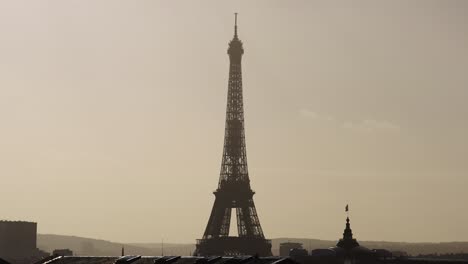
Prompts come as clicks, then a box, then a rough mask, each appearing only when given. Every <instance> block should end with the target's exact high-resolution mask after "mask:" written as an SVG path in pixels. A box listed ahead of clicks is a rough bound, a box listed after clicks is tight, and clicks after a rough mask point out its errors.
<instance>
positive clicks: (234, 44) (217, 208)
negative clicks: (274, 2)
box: [195, 14, 272, 256]
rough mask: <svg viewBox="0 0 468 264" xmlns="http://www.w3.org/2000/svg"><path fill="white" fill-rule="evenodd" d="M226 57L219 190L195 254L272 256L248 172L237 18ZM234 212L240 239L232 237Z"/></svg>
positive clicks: (240, 42) (240, 43) (241, 49)
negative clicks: (225, 95) (226, 80)
mask: <svg viewBox="0 0 468 264" xmlns="http://www.w3.org/2000/svg"><path fill="white" fill-rule="evenodd" d="M227 53H228V54H229V61H230V65H229V83H228V96H227V109H226V128H225V136H224V149H223V160H222V165H221V172H220V178H219V184H218V189H217V190H216V191H215V192H214V195H215V197H216V199H215V202H214V205H213V209H212V211H211V215H210V218H209V220H208V225H207V226H206V230H205V233H204V235H203V238H202V239H200V240H198V241H197V248H196V251H195V254H196V255H202V256H213V255H259V256H271V255H272V254H271V242H270V241H269V240H267V239H265V236H264V235H263V231H262V227H261V226H260V221H259V219H258V215H257V210H256V209H255V204H254V201H253V195H254V194H255V192H254V191H252V189H251V188H250V180H249V173H248V168H247V152H246V146H245V132H244V104H243V96H242V71H241V60H242V55H243V54H244V48H243V45H242V41H241V40H240V39H239V38H238V36H237V14H236V16H235V26H234V38H233V39H232V40H231V42H230V43H229V48H228V52H227ZM234 209H235V211H236V216H237V217H236V218H237V231H238V236H229V228H230V225H231V212H232V211H233V210H234Z"/></svg>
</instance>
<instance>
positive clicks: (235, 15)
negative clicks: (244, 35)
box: [234, 13, 237, 38]
mask: <svg viewBox="0 0 468 264" xmlns="http://www.w3.org/2000/svg"><path fill="white" fill-rule="evenodd" d="M234 37H236V38H237V13H234Z"/></svg>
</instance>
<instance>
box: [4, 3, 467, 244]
mask: <svg viewBox="0 0 468 264" xmlns="http://www.w3.org/2000/svg"><path fill="white" fill-rule="evenodd" d="M234 12H239V37H240V39H241V40H242V41H243V42H244V48H245V54H244V57H243V78H244V79H243V81H244V100H245V111H246V113H245V118H246V141H247V155H248V160H249V171H250V178H251V184H252V188H253V189H254V190H255V191H256V195H255V198H254V199H255V203H256V206H257V210H258V213H259V217H260V222H261V224H262V227H263V230H264V232H265V235H266V236H267V237H268V238H275V237H306V238H320V239H337V238H338V237H340V236H341V233H342V230H343V228H344V219H345V214H344V205H345V204H346V203H350V207H351V216H352V221H353V230H354V233H355V235H356V237H357V238H358V239H360V240H390V241H461V240H465V241H466V240H468V229H467V228H466V223H467V222H468V211H467V210H466V201H467V200H468V193H467V192H466V187H467V186H468V158H467V157H468V140H467V139H466V136H467V135H468V122H467V116H468V104H467V103H466V100H467V98H468V72H467V69H468V21H467V20H468V2H466V1H422V0H421V1H417V0H414V1H370V0H369V1H365V0H362V1H353V2H352V3H351V2H349V1H255V2H250V1H236V2H235V3H234V2H227V1H226V2H221V1H214V0H213V1H204V2H198V1H149V0H148V1H144V0H141V1H115V0H102V1H91V0H84V1H83V0H81V1H73V0H70V1H62V0H49V1H40V2H39V1H1V2H0V33H1V34H0V74H1V78H0V179H1V183H2V185H1V186H2V191H1V192H0V208H1V214H0V218H2V219H10V220H20V219H21V220H31V221H37V222H38V223H39V232H41V233H54V234H68V235H76V236H86V237H92V238H102V239H107V240H113V241H122V242H154V241H160V239H161V238H162V237H164V239H165V241H169V242H194V240H195V239H196V238H201V236H202V232H203V231H204V228H205V226H206V223H207V221H208V217H209V213H210V211H211V207H212V203H213V201H214V196H213V195H212V192H213V191H214V190H215V189H216V187H217V182H218V177H219V168H220V163H221V153H222V144H223V133H224V117H225V105H226V92H227V78H228V56H227V54H226V50H227V44H228V42H229V40H230V39H231V38H232V35H233V19H234V16H233V13H234Z"/></svg>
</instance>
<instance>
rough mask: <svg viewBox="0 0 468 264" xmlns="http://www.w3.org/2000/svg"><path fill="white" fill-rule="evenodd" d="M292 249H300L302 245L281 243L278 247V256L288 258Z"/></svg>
mask: <svg viewBox="0 0 468 264" xmlns="http://www.w3.org/2000/svg"><path fill="white" fill-rule="evenodd" d="M292 249H302V244H301V243H294V242H285V243H281V244H280V247H279V252H280V256H283V257H284V256H289V255H290V254H289V253H290V252H291V250H292Z"/></svg>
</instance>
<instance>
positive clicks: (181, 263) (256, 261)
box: [38, 256, 297, 264]
mask: <svg viewBox="0 0 468 264" xmlns="http://www.w3.org/2000/svg"><path fill="white" fill-rule="evenodd" d="M38 264H297V262H295V261H293V260H292V259H290V258H284V257H254V256H238V257H190V256H189V257H181V256H165V257H154V256H124V257H75V256H65V257H63V256H59V257H55V258H49V259H45V260H44V261H42V262H40V263H38Z"/></svg>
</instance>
